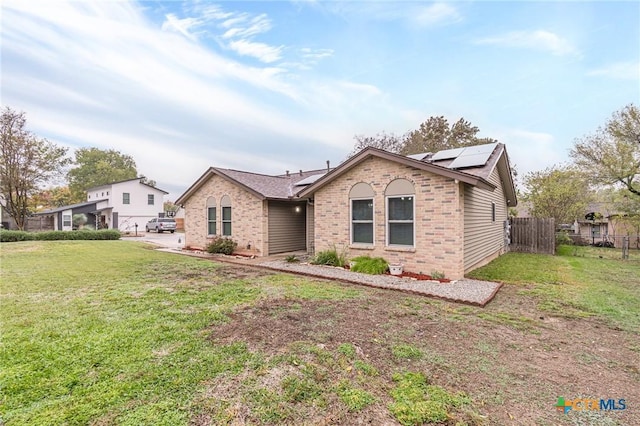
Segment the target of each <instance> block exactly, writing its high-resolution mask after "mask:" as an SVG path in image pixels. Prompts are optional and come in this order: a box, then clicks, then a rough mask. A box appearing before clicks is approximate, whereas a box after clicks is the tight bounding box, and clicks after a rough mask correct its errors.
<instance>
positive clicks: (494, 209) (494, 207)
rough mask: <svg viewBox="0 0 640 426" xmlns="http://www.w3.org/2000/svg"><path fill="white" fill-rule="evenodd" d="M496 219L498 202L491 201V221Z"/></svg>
mask: <svg viewBox="0 0 640 426" xmlns="http://www.w3.org/2000/svg"><path fill="white" fill-rule="evenodd" d="M495 221H496V203H494V202H493V201H492V202H491V222H495Z"/></svg>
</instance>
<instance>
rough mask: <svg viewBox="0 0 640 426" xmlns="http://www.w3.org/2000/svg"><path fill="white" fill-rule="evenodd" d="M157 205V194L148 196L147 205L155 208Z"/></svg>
mask: <svg viewBox="0 0 640 426" xmlns="http://www.w3.org/2000/svg"><path fill="white" fill-rule="evenodd" d="M155 204H156V196H155V194H147V205H148V206H155Z"/></svg>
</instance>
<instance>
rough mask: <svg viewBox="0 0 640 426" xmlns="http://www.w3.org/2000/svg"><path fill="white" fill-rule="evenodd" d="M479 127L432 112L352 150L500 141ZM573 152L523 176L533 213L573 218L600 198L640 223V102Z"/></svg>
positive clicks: (522, 190) (361, 140) (420, 149)
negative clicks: (416, 123) (567, 158)
mask: <svg viewBox="0 0 640 426" xmlns="http://www.w3.org/2000/svg"><path fill="white" fill-rule="evenodd" d="M478 133H479V129H478V127H477V126H474V125H472V124H471V123H470V122H469V121H467V120H465V119H464V118H460V119H459V120H458V121H456V122H455V123H453V124H449V122H448V120H447V119H446V118H445V117H443V116H438V117H430V118H428V119H427V120H426V121H425V122H423V123H422V124H420V126H419V127H418V128H417V129H415V130H410V131H408V132H406V133H405V134H403V135H400V136H399V135H395V134H394V133H386V132H381V133H378V134H376V135H375V136H365V135H356V136H354V139H355V143H354V147H353V150H352V151H351V152H350V154H349V156H352V155H354V154H356V153H358V152H360V151H361V150H362V149H364V148H366V147H374V148H379V149H383V150H385V151H390V152H394V153H398V154H401V155H411V154H418V153H424V152H432V153H435V152H437V151H440V150H444V149H451V148H462V147H467V146H473V145H480V144H485V143H493V142H497V140H495V139H493V138H487V137H479V136H478ZM570 158H571V160H572V162H570V163H567V164H556V165H553V166H551V167H549V168H547V169H545V170H541V171H534V172H530V173H527V174H526V175H524V176H523V177H522V179H519V180H520V181H521V185H519V186H521V187H519V188H518V195H519V196H518V198H519V199H520V200H521V201H524V202H525V203H526V204H527V205H528V206H530V211H529V213H530V214H531V215H532V216H534V217H553V218H555V219H556V222H557V223H573V221H574V220H576V219H579V218H582V217H583V216H584V215H585V212H586V210H587V208H588V205H589V203H591V202H593V201H600V202H602V203H604V204H606V205H607V206H608V209H609V210H610V211H611V212H616V213H621V214H622V215H624V216H625V217H626V218H627V219H629V220H630V221H635V222H637V225H638V227H640V110H638V107H636V106H635V105H633V104H630V105H627V106H625V107H623V108H622V109H621V110H619V111H616V112H614V113H613V115H612V116H611V118H610V119H609V120H607V122H606V123H605V124H604V125H602V126H600V127H598V128H597V130H595V131H594V132H593V133H591V134H588V135H585V136H582V137H578V138H576V139H575V141H574V143H573V147H572V149H571V151H570ZM514 172H515V170H514ZM514 174H516V175H517V173H514ZM511 214H512V215H514V216H515V215H517V214H518V210H517V209H512V210H511ZM635 222H634V223H635Z"/></svg>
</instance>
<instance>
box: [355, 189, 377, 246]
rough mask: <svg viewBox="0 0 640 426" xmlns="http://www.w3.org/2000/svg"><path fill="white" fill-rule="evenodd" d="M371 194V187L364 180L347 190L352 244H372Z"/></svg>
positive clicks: (372, 194)
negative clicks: (349, 204)
mask: <svg viewBox="0 0 640 426" xmlns="http://www.w3.org/2000/svg"><path fill="white" fill-rule="evenodd" d="M373 196H374V193H373V189H372V188H371V186H369V185H368V184H366V183H364V182H360V183H357V184H355V185H354V186H353V187H352V188H351V191H349V199H350V201H351V243H352V244H357V243H360V244H373V229H374V228H373Z"/></svg>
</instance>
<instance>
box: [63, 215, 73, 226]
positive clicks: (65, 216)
mask: <svg viewBox="0 0 640 426" xmlns="http://www.w3.org/2000/svg"><path fill="white" fill-rule="evenodd" d="M65 218H69V219H65ZM67 222H68V223H67ZM71 226H73V215H70V214H63V215H62V227H63V228H69V227H71Z"/></svg>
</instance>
